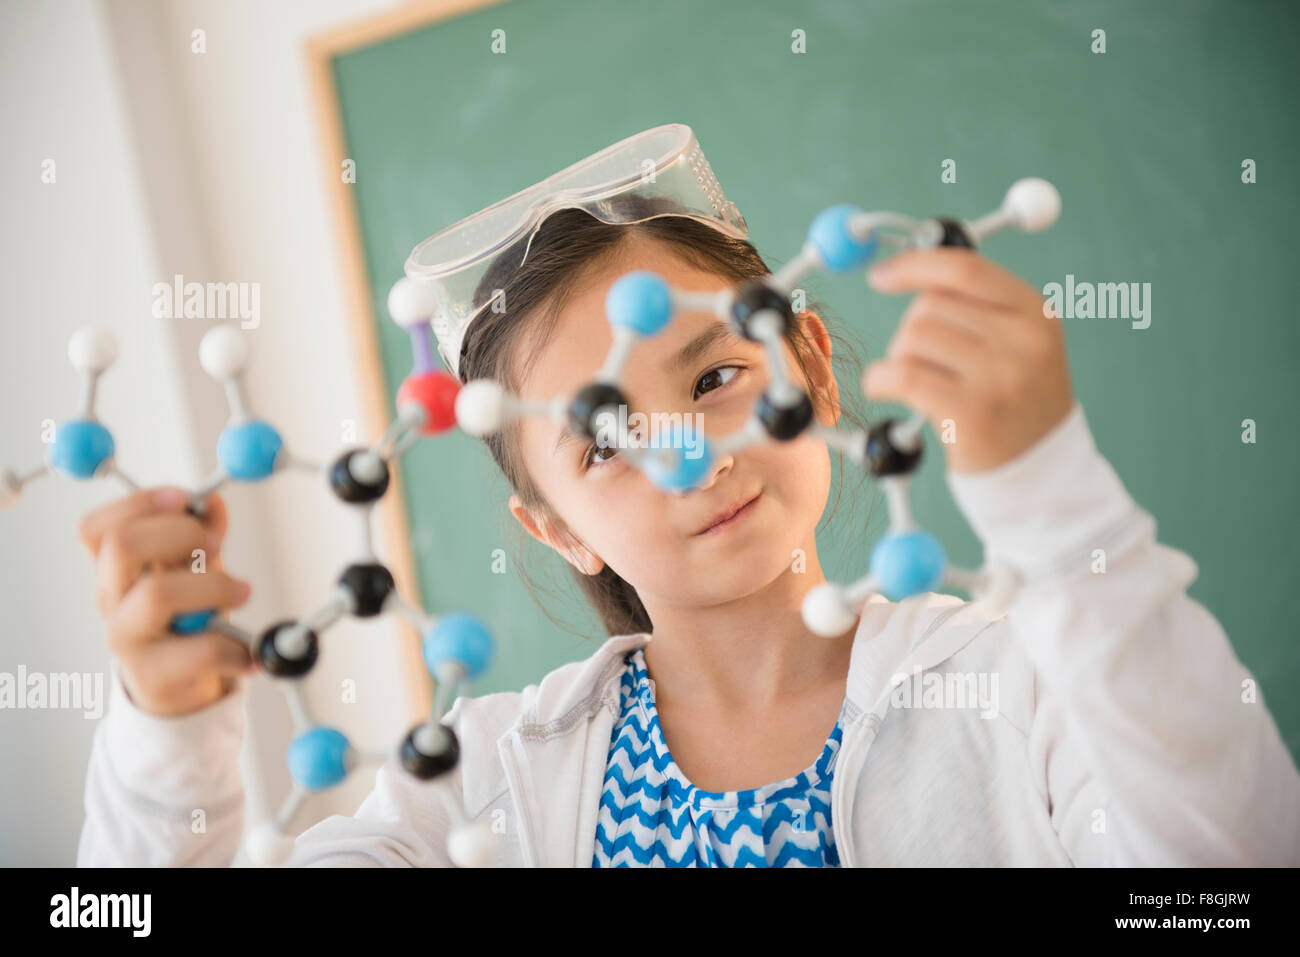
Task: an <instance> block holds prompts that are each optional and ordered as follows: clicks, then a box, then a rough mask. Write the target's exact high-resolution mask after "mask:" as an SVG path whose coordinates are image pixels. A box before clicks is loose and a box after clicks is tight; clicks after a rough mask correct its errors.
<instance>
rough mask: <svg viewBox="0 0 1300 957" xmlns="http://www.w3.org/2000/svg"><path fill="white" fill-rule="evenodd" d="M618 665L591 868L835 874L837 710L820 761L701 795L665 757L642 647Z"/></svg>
mask: <svg viewBox="0 0 1300 957" xmlns="http://www.w3.org/2000/svg"><path fill="white" fill-rule="evenodd" d="M625 660H626V661H627V666H626V667H625V668H624V670H623V679H622V682H621V684H620V688H621V696H620V703H621V707H620V712H619V717H618V720H617V721H616V722H615V723H614V731H613V735H612V738H611V741H610V749H609V760H608V762H607V764H606V768H605V786H604V789H603V792H602V794H601V798H600V814H599V817H598V820H597V823H596V850H595V855H594V858H593V860H592V866H593V867H839V865H840V859H839V854H838V853H836V850H835V838H834V834H833V832H832V831H831V776H832V774H833V772H834V770H835V756H836V755H837V754H838V753H839V748H840V736H841V733H842V731H841V727H840V725H841V722H842V721H843V718H844V708H843V706H841V708H840V717H839V718H838V719H837V720H836V722H835V727H834V729H833V730H832V731H831V735H830V737H829V738H828V739H827V740H826V745H825V747H824V748H822V754H821V757H819V758H818V759H817V761H816V762H815V763H813V764H812V765H811V766H810V767H808V768H806V769H805V770H803V771H801V772H800V773H799V774H797V775H795V776H794V777H792V778H787V779H786V780H784V781H778V782H776V783H775V784H766V785H764V786H762V787H758V788H750V789H749V790H746V791H704V790H701V789H700V788H697V787H696V786H695V785H693V784H692V783H691V782H690V781H688V780H687V779H686V777H685V775H683V774H682V773H681V771H680V769H678V767H677V763H676V762H675V761H674V760H673V757H672V755H671V754H670V753H669V751H668V745H667V744H666V743H665V741H664V735H663V729H662V728H661V727H660V726H659V712H658V711H657V710H656V708H655V699H654V686H653V684H652V683H651V682H650V676H649V673H648V672H647V671H646V666H645V656H644V655H643V654H642V649H640V648H636V649H633V650H632V651H630V652H628V654H627V657H626V659H625Z"/></svg>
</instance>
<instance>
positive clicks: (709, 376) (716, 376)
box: [694, 366, 740, 399]
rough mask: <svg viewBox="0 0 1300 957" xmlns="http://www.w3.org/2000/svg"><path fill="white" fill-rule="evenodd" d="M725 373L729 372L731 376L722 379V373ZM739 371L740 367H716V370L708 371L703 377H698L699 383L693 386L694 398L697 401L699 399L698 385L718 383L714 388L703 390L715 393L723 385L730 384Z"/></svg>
mask: <svg viewBox="0 0 1300 957" xmlns="http://www.w3.org/2000/svg"><path fill="white" fill-rule="evenodd" d="M727 371H730V372H731V375H729V376H727V377H725V378H723V377H722V373H723V372H727ZM739 371H740V366H718V368H716V369H711V370H710V371H708V372H706V373H704V375H702V376H700V381H699V382H697V383H696V384H695V395H694V398H696V399H698V398H699V397H700V385H701V384H702V383H705V382H711V381H718V385H717V387H716V388H712V389H705V390H704V391H705V392H717V391H718V389H721V388H722V387H723V386H724V385H726V384H727V383H728V382H730V381H731V380H732V379H733V378H734V377H735V375H736V373H737V372H739ZM719 380H720V381H719Z"/></svg>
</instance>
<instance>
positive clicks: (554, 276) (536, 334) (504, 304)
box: [460, 196, 865, 635]
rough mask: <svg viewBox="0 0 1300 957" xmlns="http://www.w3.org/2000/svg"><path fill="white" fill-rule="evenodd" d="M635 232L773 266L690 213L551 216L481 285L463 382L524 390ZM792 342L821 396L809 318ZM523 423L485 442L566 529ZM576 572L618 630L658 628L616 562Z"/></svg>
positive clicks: (856, 418) (700, 257)
mask: <svg viewBox="0 0 1300 957" xmlns="http://www.w3.org/2000/svg"><path fill="white" fill-rule="evenodd" d="M616 202H618V203H620V204H625V207H626V208H628V212H629V213H630V214H631V215H629V216H627V217H625V218H633V217H634V216H644V215H656V214H655V207H654V205H653V204H654V201H653V200H649V201H647V200H645V199H642V198H639V197H636V196H625V197H618V198H616ZM634 232H635V233H636V234H638V235H640V236H642V237H646V238H649V239H653V240H656V241H658V242H659V243H661V244H663V245H664V246H665V247H667V248H668V249H669V250H670V251H671V252H672V253H674V254H675V255H676V256H678V257H679V258H680V259H681V260H682V261H683V262H685V263H687V264H689V265H691V266H693V267H696V268H699V269H703V270H706V271H708V272H712V273H716V274H717V275H719V276H722V277H724V278H726V279H728V280H731V281H732V282H739V281H741V280H744V279H756V278H759V277H762V276H765V275H767V274H768V273H769V272H771V270H769V269H768V267H767V264H766V263H764V261H763V259H762V257H761V256H759V254H758V251H757V250H756V249H755V248H754V247H753V246H752V245H751V244H750V243H748V242H745V241H744V240H741V239H733V238H731V237H730V236H727V235H726V234H725V233H722V232H720V231H718V230H716V229H713V228H712V227H710V226H707V225H705V224H703V223H701V222H698V221H696V220H693V219H690V218H689V217H685V216H679V215H663V214H659V215H656V218H654V219H648V220H645V221H644V222H640V223H633V224H628V225H611V224H609V223H605V222H602V221H601V220H599V219H596V218H595V217H594V216H591V215H590V214H588V213H586V212H584V211H583V210H580V209H563V210H559V211H557V212H555V213H552V214H551V215H550V216H548V217H546V219H545V220H544V221H543V222H542V224H541V226H540V227H539V228H538V230H537V233H536V235H535V236H534V237H533V239H532V242H531V244H530V245H529V246H528V248H527V256H526V257H525V256H524V250H523V248H522V244H521V246H520V248H518V249H516V250H514V251H512V252H507V253H505V254H503V255H502V256H501V257H500V258H499V259H498V260H497V261H496V262H495V263H494V264H493V267H492V268H491V269H490V270H489V271H488V273H487V274H486V275H485V276H484V277H483V279H482V281H481V282H480V283H479V287H478V290H477V292H476V294H475V297H474V302H475V303H476V304H477V303H482V302H487V301H488V300H495V301H496V305H495V306H494V307H493V308H490V309H488V310H485V311H484V312H483V313H482V314H481V315H480V316H479V317H478V318H477V319H475V321H474V322H473V324H472V325H471V326H470V327H469V329H468V330H467V333H466V336H465V339H464V342H463V344H462V347H461V355H460V376H461V379H462V380H463V381H465V382H468V381H470V380H471V379H491V380H493V381H495V382H499V383H501V384H502V385H504V386H505V387H506V388H507V389H509V390H510V391H511V392H513V393H516V394H518V392H519V389H520V386H521V383H522V382H523V380H524V379H525V378H526V377H527V372H528V369H529V366H530V362H531V359H530V357H533V356H536V354H537V353H538V352H539V351H540V349H541V348H542V346H543V345H544V344H545V343H546V342H547V340H548V339H549V337H550V335H551V333H552V331H553V330H554V328H555V323H556V320H557V318H558V316H559V314H560V311H561V310H562V309H563V307H564V305H565V302H566V301H567V299H568V296H569V293H570V290H572V289H573V288H575V286H576V285H577V280H578V279H579V278H580V276H581V275H582V274H583V273H585V272H586V271H588V270H590V269H594V268H598V267H599V266H600V265H601V264H603V263H604V262H605V261H607V260H608V259H610V258H611V257H613V256H614V255H615V254H616V252H617V251H618V250H619V249H620V248H621V247H622V245H623V243H624V241H625V240H626V239H627V238H628V237H629V235H631V234H632V233H634ZM521 258H523V262H522V264H521V263H520V259H521ZM809 305H810V308H811V306H813V305H816V306H818V308H816V309H812V311H814V312H816V313H817V314H818V315H819V316H820V317H822V319H823V322H825V311H824V310H823V309H822V308H820V304H819V303H814V302H813V301H812V300H809ZM828 332H829V329H828ZM830 338H831V340H832V342H833V343H834V344H835V348H834V350H833V352H832V355H833V356H834V357H835V358H837V359H839V360H840V361H846V360H847V361H848V362H850V363H851V368H852V372H851V377H850V381H852V382H854V384H855V388H852V389H840V401H841V410H840V411H841V416H842V418H843V419H844V420H845V421H847V422H849V423H851V424H853V425H854V426H856V427H858V428H863V427H864V422H865V416H864V415H863V414H862V413H860V412H858V411H857V410H856V409H853V408H851V407H850V402H851V401H852V400H853V399H855V398H856V397H857V396H858V389H857V388H856V383H857V376H858V374H859V370H860V369H861V365H862V363H861V360H860V358H859V357H858V355H857V353H856V351H855V350H854V349H853V348H852V346H851V345H850V344H848V343H847V342H845V340H844V339H843V337H842V336H840V335H837V334H835V333H831V334H830ZM786 339H787V341H788V342H789V344H790V346H791V349H792V351H793V352H794V355H795V357H796V362H797V363H798V366H799V370H800V372H801V373H802V375H803V377H804V382H805V383H806V384H807V385H808V391H809V394H810V395H812V397H813V399H814V401H817V399H818V396H817V395H815V394H814V392H813V389H812V388H811V380H810V378H809V373H808V366H807V362H806V360H805V356H806V355H808V354H809V351H810V350H811V349H814V348H815V346H814V345H813V343H812V341H811V339H809V338H808V337H807V336H806V335H805V334H804V331H803V324H802V323H798V322H796V323H794V324H793V326H792V327H791V329H790V331H789V333H787V336H786ZM519 428H520V427H519V423H518V422H517V421H516V422H512V423H510V424H509V425H508V426H507V427H506V428H504V429H503V430H501V431H500V432H497V433H494V434H492V435H489V436H487V437H486V438H485V439H484V442H485V443H486V445H487V447H488V450H489V451H490V452H491V454H492V458H493V459H495V460H496V463H497V465H498V466H499V467H500V469H501V472H502V474H503V475H504V476H505V478H506V480H507V481H508V482H509V483H510V485H511V487H512V488H513V489H514V491H515V493H516V494H518V496H519V498H520V501H521V502H522V504H523V505H525V506H528V507H529V508H531V509H534V510H536V511H537V512H538V513H539V514H541V515H543V516H546V517H547V518H548V520H549V521H550V522H551V523H552V524H553V525H554V526H555V527H557V528H559V529H561V530H562V529H564V527H565V526H564V522H563V520H562V519H560V517H559V516H558V515H557V514H556V513H555V511H554V510H553V509H552V508H551V506H550V504H549V503H548V502H547V501H546V500H545V498H544V497H543V496H542V494H541V492H540V491H539V490H538V488H537V486H536V484H535V483H534V482H533V479H532V477H531V476H530V475H529V474H528V469H527V467H526V466H525V464H524V460H523V456H522V454H521V450H520V441H519V435H520V431H519ZM839 454H840V484H841V488H840V489H839V490H837V492H836V504H835V508H836V509H837V508H838V507H839V498H840V492H842V486H843V474H844V468H843V466H844V462H843V453H842V452H841V453H839ZM834 511H835V510H834V509H832V511H831V513H830V514H828V515H827V516H826V519H827V521H829V519H830V515H831V514H834ZM512 524H517V523H512ZM518 530H519V534H520V545H521V546H522V545H524V544H525V537H526V536H525V533H524V529H523V528H522V527H519V529H518ZM566 564H567V563H566ZM516 565H517V567H518V568H520V569H521V571H522V578H523V580H524V583H525V585H526V587H527V588H528V590H529V593H530V594H531V595H532V596H533V599H534V600H535V601H537V603H538V605H539V606H540V607H541V608H542V611H543V612H544V613H545V614H546V615H547V617H548V618H550V619H551V621H553V622H555V623H556V624H557V625H560V627H562V628H566V630H569V631H571V632H573V633H575V634H578V632H576V631H574V629H572V628H570V627H568V626H566V625H564V624H563V623H561V622H558V621H555V618H554V617H553V616H551V614H550V612H549V611H547V609H546V607H545V605H543V604H542V602H541V600H540V599H539V598H538V595H537V590H536V582H535V580H534V579H533V578H532V577H531V576H530V575H529V573H528V571H527V563H526V562H524V561H523V560H522V548H521V549H520V550H519V551H518V552H517V557H516ZM569 570H570V572H571V573H572V575H573V577H574V578H575V579H576V581H577V583H578V586H579V587H580V588H581V589H582V591H583V592H584V593H585V595H586V597H587V600H588V601H589V602H590V603H591V604H592V606H593V607H594V608H595V610H596V612H597V614H598V615H599V616H600V619H601V622H602V623H603V624H604V626H605V630H606V631H607V632H608V633H609V634H610V635H623V634H634V633H639V632H653V630H654V628H653V624H652V623H651V621H650V617H649V615H647V614H646V610H645V607H644V606H643V605H642V604H641V599H640V598H639V597H638V596H637V593H636V589H635V588H633V587H632V585H630V584H629V583H628V582H626V581H625V580H624V579H623V578H621V577H620V576H619V575H618V574H617V573H616V572H615V571H614V570H613V569H612V568H610V567H609V565H608V564H606V565H605V566H604V567H603V568H602V569H601V571H600V572H599V574H596V575H585V574H583V573H582V572H580V571H579V570H578V569H576V568H573V567H572V566H570V568H569Z"/></svg>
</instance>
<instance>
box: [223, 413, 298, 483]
mask: <svg viewBox="0 0 1300 957" xmlns="http://www.w3.org/2000/svg"><path fill="white" fill-rule="evenodd" d="M283 445H284V443H283V442H282V441H281V440H280V433H279V432H277V431H275V429H273V428H272V427H271V426H270V425H268V424H267V423H265V422H262V421H261V420H258V419H254V420H253V421H251V422H240V423H238V424H237V425H228V426H226V427H225V428H224V429H222V430H221V436H220V438H218V439H217V461H218V462H220V463H221V467H222V468H223V469H225V470H226V472H227V473H228V474H229V475H230V477H231V478H235V479H239V480H240V481H241V482H257V481H260V480H261V479H264V478H266V477H267V476H268V475H270V474H271V472H272V471H274V469H275V459H276V456H278V455H279V454H280V449H281V448H282V447H283Z"/></svg>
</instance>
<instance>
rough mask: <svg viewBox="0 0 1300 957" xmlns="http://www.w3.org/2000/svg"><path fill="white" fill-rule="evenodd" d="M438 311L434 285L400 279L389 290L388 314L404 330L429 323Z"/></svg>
mask: <svg viewBox="0 0 1300 957" xmlns="http://www.w3.org/2000/svg"><path fill="white" fill-rule="evenodd" d="M437 309H438V298H437V296H435V295H434V290H433V284H432V283H430V282H425V281H424V280H421V279H407V278H403V279H399V280H397V282H395V283H393V288H392V289H390V290H388V314H389V315H390V316H392V317H393V322H395V323H397V324H398V325H399V326H401V327H402V328H403V329H405V328H407V327H409V326H415V325H419V324H420V323H422V322H428V321H429V320H430V319H431V318H433V314H434V312H436V311H437Z"/></svg>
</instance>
